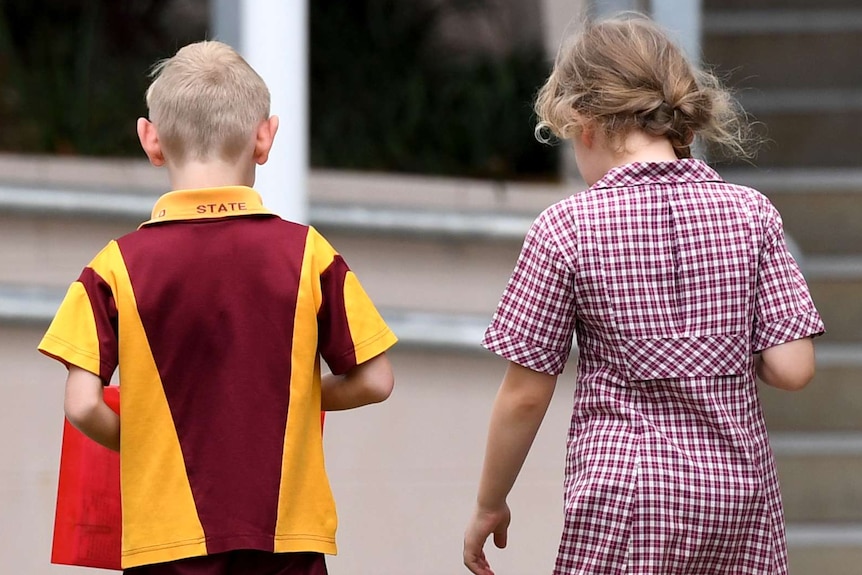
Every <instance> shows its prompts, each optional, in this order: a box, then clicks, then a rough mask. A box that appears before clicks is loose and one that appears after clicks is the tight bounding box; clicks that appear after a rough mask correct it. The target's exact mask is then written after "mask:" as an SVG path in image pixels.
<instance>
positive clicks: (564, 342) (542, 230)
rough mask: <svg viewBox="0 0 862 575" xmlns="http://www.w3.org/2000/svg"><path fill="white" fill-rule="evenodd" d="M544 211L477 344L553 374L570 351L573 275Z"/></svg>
mask: <svg viewBox="0 0 862 575" xmlns="http://www.w3.org/2000/svg"><path fill="white" fill-rule="evenodd" d="M552 226H553V218H552V216H551V215H550V213H549V211H546V212H545V213H543V214H542V215H541V216H539V218H537V219H536V221H535V222H534V223H533V225H532V227H531V228H530V230H529V232H528V233H527V236H526V239H525V240H524V245H523V247H522V249H521V254H520V256H519V257H518V261H517V263H516V264H515V270H514V271H513V272H512V276H511V277H510V278H509V283H508V285H507V286H506V289H505V291H504V292H503V296H502V298H501V300H500V303H499V304H498V306H497V310H496V311H495V313H494V317H493V319H492V321H491V325H490V326H489V327H488V329H487V331H486V332H485V337H484V339H483V340H482V345H483V346H485V347H486V348H487V349H489V350H491V351H493V352H494V353H496V354H498V355H500V356H501V357H503V358H505V359H508V360H509V361H512V362H515V363H517V364H519V365H522V366H524V367H527V368H530V369H532V370H534V371H539V372H542V373H547V374H551V375H557V374H559V373H561V372H562V371H563V368H564V367H565V364H566V361H567V360H568V357H569V353H570V352H571V348H572V334H573V331H574V327H575V298H574V296H575V294H574V289H573V288H574V286H573V281H574V279H573V278H574V274H573V269H572V267H571V265H570V264H569V263H568V262H567V261H566V259H565V258H564V257H563V255H562V253H561V252H560V249H559V246H558V245H557V243H556V242H555V241H554V240H553V238H552V237H551V233H550V229H551V227H552Z"/></svg>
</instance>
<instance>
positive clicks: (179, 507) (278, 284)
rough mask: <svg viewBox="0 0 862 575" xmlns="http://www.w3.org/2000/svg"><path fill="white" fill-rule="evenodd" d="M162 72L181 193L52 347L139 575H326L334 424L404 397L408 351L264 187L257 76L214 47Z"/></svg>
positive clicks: (157, 113)
mask: <svg viewBox="0 0 862 575" xmlns="http://www.w3.org/2000/svg"><path fill="white" fill-rule="evenodd" d="M153 75H154V77H155V79H154V80H153V82H152V84H151V86H150V88H149V90H148V91H147V106H148V108H149V118H150V119H149V120H148V119H145V118H140V119H139V120H138V125H137V128H138V136H139V138H140V141H141V145H142V147H143V149H144V152H145V153H146V155H147V157H148V158H149V160H150V162H151V163H152V164H153V165H154V166H157V167H159V166H166V167H167V169H168V172H169V175H170V181H171V187H172V189H173V190H175V191H173V192H170V193H168V194H166V195H164V196H162V197H161V198H160V199H159V200H158V202H157V203H156V205H155V208H154V209H153V214H152V219H150V220H149V221H147V222H145V223H144V224H142V225H141V227H140V228H139V229H138V230H137V231H135V232H133V233H131V234H129V235H127V236H124V237H122V238H120V239H119V240H116V241H112V242H110V243H109V244H108V246H107V247H105V248H104V249H103V250H102V251H101V252H100V253H99V254H98V255H97V256H96V257H95V259H94V260H93V261H92V262H91V263H90V264H89V265H88V266H87V267H86V268H85V269H84V271H83V272H82V274H81V276H80V277H79V278H78V280H77V281H76V282H75V283H73V284H72V286H71V287H70V289H69V292H68V294H67V296H66V299H65V300H64V302H63V304H62V305H61V307H60V309H59V311H58V312H57V315H56V317H55V319H54V321H53V323H52V324H51V327H50V328H49V329H48V332H47V334H46V335H45V337H44V339H43V340H42V342H41V344H40V345H39V350H40V351H41V352H42V353H44V354H46V355H48V356H50V357H53V358H55V359H58V360H59V361H61V362H63V363H64V364H65V365H66V366H67V367H68V369H69V376H68V379H67V382H66V399H65V410H66V416H67V417H68V419H69V421H70V422H71V423H72V424H73V425H74V426H75V427H77V428H78V429H80V430H81V431H82V432H83V433H85V434H86V435H88V436H89V437H91V438H92V439H94V440H95V441H98V442H99V443H101V444H103V445H105V446H107V447H110V448H112V449H115V450H117V449H118V450H119V451H120V453H121V470H122V474H121V475H122V480H121V489H122V502H123V567H124V569H125V572H126V573H135V574H138V575H167V574H179V573H195V574H207V575H208V574H216V573H222V574H226V573H230V574H235V573H236V574H243V573H248V574H251V573H254V574H255V575H259V574H264V575H265V574H273V575H275V574H315V575H317V574H322V573H326V566H325V564H324V559H323V554H324V553H333V554H334V553H335V552H336V546H335V528H336V515H335V506H334V502H333V499H332V495H331V492H330V488H329V484H328V481H327V478H326V473H325V471H324V464H323V448H322V442H321V429H320V418H319V412H320V410H321V409H323V410H339V409H350V408H354V407H359V406H362V405H366V404H369V403H375V402H379V401H383V400H385V399H386V398H387V397H388V396H389V394H390V392H391V390H392V387H393V384H394V380H393V375H392V370H391V367H390V365H389V362H388V360H387V358H386V355H385V351H386V350H387V349H388V348H389V347H391V346H392V345H393V344H394V343H395V342H396V338H395V336H394V334H393V333H392V332H391V331H390V330H389V328H388V327H387V326H386V324H385V323H384V322H383V320H382V318H381V317H380V315H379V314H378V312H377V311H376V309H375V308H374V306H373V304H372V303H371V301H370V299H369V298H368V296H367V295H366V294H365V292H364V291H363V289H362V287H361V286H360V285H359V282H358V281H357V279H356V277H355V276H354V275H353V273H352V272H351V271H350V269H349V268H348V267H347V265H346V264H345V262H344V260H343V259H342V258H341V256H340V255H338V254H337V253H336V252H335V251H334V250H333V248H332V247H331V246H330V245H329V244H328V243H327V242H326V240H325V239H324V238H323V237H322V236H321V235H320V234H319V233H318V232H317V231H316V230H314V229H313V228H311V227H308V226H303V225H299V224H295V223H292V222H287V221H284V220H282V219H280V218H278V217H277V216H275V215H274V214H272V213H270V212H268V211H267V210H266V209H265V208H264V206H263V205H262V203H261V199H260V196H259V195H258V194H257V193H256V192H255V191H254V190H253V189H252V188H251V187H250V186H252V185H253V184H254V175H255V165H256V164H263V163H264V162H266V160H267V157H268V154H269V151H270V148H271V146H272V143H273V138H274V137H275V133H276V130H277V128H278V118H277V117H276V116H270V115H269V91H268V89H267V87H266V85H265V84H264V82H263V80H262V79H261V78H260V77H259V76H258V75H257V74H256V73H255V72H254V70H252V68H251V67H250V66H249V65H248V64H247V63H246V62H245V61H244V60H243V59H242V58H241V57H240V56H239V55H238V54H237V53H236V52H234V51H233V50H232V49H231V48H229V47H228V46H226V45H224V44H221V43H219V42H199V43H196V44H191V45H189V46H186V47H185V48H182V49H181V50H180V51H179V52H177V54H176V55H175V56H174V57H172V58H170V59H168V60H166V61H163V62H161V63H159V64H157V65H156V67H155V70H154V74H153ZM320 356H322V357H323V358H324V359H325V360H326V362H327V363H328V365H329V367H330V368H331V370H332V374H330V375H326V376H324V377H321V376H320V362H319V357H320ZM117 367H119V369H120V385H121V388H122V399H121V402H122V404H121V413H122V434H120V420H119V417H118V416H116V415H115V414H114V412H113V411H111V410H110V408H108V407H107V405H106V404H105V403H104V401H103V399H102V386H103V385H106V384H107V383H108V382H109V381H110V379H111V376H112V374H113V372H114V370H115V369H116V368H117Z"/></svg>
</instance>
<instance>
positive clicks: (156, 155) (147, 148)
mask: <svg viewBox="0 0 862 575" xmlns="http://www.w3.org/2000/svg"><path fill="white" fill-rule="evenodd" d="M138 139H139V140H140V141H141V147H142V148H143V149H144V153H145V154H146V155H147V158H149V160H150V163H151V164H152V165H154V166H156V167H157V168H158V167H161V166H164V165H165V155H164V153H162V144H161V142H159V134H158V132H157V131H156V126H155V124H153V123H152V122H150V121H149V120H147V119H146V118H138Z"/></svg>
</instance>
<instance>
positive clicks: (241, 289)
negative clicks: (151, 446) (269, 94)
mask: <svg viewBox="0 0 862 575" xmlns="http://www.w3.org/2000/svg"><path fill="white" fill-rule="evenodd" d="M307 233H308V228H307V227H305V226H300V225H298V224H293V223H289V222H285V221H283V220H281V219H279V218H274V217H234V218H226V219H223V220H197V221H190V222H177V223H165V224H160V225H154V226H148V227H145V228H142V229H140V230H138V231H137V232H135V233H133V234H130V235H129V236H126V237H125V238H123V239H121V240H120V241H119V245H120V249H121V251H122V254H123V257H124V259H125V261H126V266H127V268H128V270H129V276H130V278H131V282H132V286H133V289H134V292H135V297H136V298H137V302H138V308H139V310H140V314H141V321H142V323H143V327H144V330H145V331H146V333H147V338H148V340H149V342H150V346H151V348H152V352H153V357H154V359H155V362H156V365H157V367H158V370H159V374H160V376H161V378H162V383H163V385H164V389H165V395H166V396H167V400H168V404H169V405H170V409H171V414H172V415H173V419H174V425H175V426H176V429H177V433H178V435H179V440H180V445H181V447H182V451H183V458H184V460H185V463H186V469H187V472H188V476H189V482H190V483H191V489H192V494H193V496H194V500H195V504H196V506H197V510H198V515H199V517H200V520H201V523H202V525H203V529H204V533H205V534H206V537H207V549H208V551H209V552H210V553H218V552H221V551H226V550H230V549H236V548H247V549H261V550H273V545H274V544H273V535H274V531H275V525H276V519H277V508H278V496H279V485H280V477H281V465H282V451H283V444H284V434H285V426H286V425H287V407H288V401H289V399H290V387H289V385H290V382H289V378H290V370H291V345H292V340H293V328H294V318H295V311H296V302H297V290H298V285H299V279H300V274H301V271H302V257H303V253H304V246H305V241H306V236H307ZM141 449H146V446H141ZM153 464H154V465H159V463H158V462H154V463H153Z"/></svg>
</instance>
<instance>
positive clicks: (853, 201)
mask: <svg viewBox="0 0 862 575" xmlns="http://www.w3.org/2000/svg"><path fill="white" fill-rule="evenodd" d="M856 165H858V162H856V163H854V168H841V169H826V168H816V169H814V168H807V169H806V168H758V169H750V168H749V169H722V170H719V171H720V172H721V174H722V176H723V177H724V178H725V179H726V180H727V181H730V182H734V183H738V184H742V185H746V186H750V187H752V188H755V189H757V190H759V191H761V192H762V193H764V194H766V195H767V196H768V197H769V199H770V200H771V201H772V203H773V204H775V207H776V208H778V211H779V212H781V217H782V219H783V220H784V227H785V230H786V231H787V233H788V234H790V235H791V236H793V239H794V240H795V241H796V242H797V243H798V244H799V246H800V247H801V248H802V251H803V252H804V253H805V254H808V255H811V256H839V255H841V256H852V255H858V254H859V253H860V251H862V226H860V225H859V222H860V221H862V170H859V169H855V166H856Z"/></svg>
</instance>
